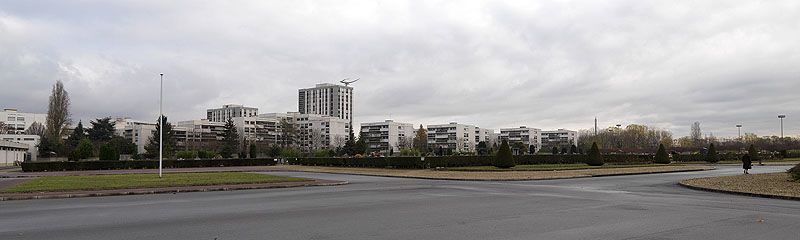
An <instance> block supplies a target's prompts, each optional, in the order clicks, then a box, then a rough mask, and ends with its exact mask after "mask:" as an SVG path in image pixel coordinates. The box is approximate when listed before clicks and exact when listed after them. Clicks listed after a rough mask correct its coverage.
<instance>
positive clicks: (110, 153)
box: [98, 144, 119, 161]
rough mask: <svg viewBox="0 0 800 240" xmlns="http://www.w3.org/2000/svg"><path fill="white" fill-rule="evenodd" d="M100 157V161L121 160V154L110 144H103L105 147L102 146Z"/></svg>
mask: <svg viewBox="0 0 800 240" xmlns="http://www.w3.org/2000/svg"><path fill="white" fill-rule="evenodd" d="M98 156H99V157H100V160H113V161H118V160H119V152H117V149H116V148H114V147H112V146H111V145H109V144H103V146H100V154H99V155H98Z"/></svg>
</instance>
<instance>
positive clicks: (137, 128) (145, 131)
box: [114, 118, 157, 154]
mask: <svg viewBox="0 0 800 240" xmlns="http://www.w3.org/2000/svg"><path fill="white" fill-rule="evenodd" d="M156 126H157V124H156V123H154V122H146V121H139V120H133V119H130V118H117V119H115V121H114V133H115V134H116V135H117V136H122V137H124V138H125V139H128V140H130V141H131V142H133V143H134V144H136V153H139V154H143V153H145V152H147V151H146V150H145V149H144V147H145V146H147V143H148V142H149V141H150V137H151V136H153V131H155V130H156Z"/></svg>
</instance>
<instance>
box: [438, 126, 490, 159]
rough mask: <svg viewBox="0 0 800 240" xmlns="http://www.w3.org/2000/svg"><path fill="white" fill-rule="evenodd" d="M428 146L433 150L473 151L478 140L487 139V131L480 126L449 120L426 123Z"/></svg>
mask: <svg viewBox="0 0 800 240" xmlns="http://www.w3.org/2000/svg"><path fill="white" fill-rule="evenodd" d="M427 129H428V148H429V149H430V150H432V151H433V152H437V151H439V149H442V150H443V151H445V152H446V153H445V154H447V153H456V152H475V151H476V147H477V144H478V142H480V141H478V140H481V135H482V134H481V133H484V134H483V135H484V137H483V139H485V140H488V138H489V136H490V135H489V131H490V130H488V129H487V130H486V131H481V128H479V127H476V126H473V125H466V124H459V123H456V122H451V123H449V124H438V125H428V126H427Z"/></svg>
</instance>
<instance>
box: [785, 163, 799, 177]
mask: <svg viewBox="0 0 800 240" xmlns="http://www.w3.org/2000/svg"><path fill="white" fill-rule="evenodd" d="M788 172H789V175H791V176H792V178H793V179H794V180H795V181H800V163H798V164H797V165H795V166H794V167H792V168H790V169H789V171H788Z"/></svg>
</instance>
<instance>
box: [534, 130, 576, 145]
mask: <svg viewBox="0 0 800 240" xmlns="http://www.w3.org/2000/svg"><path fill="white" fill-rule="evenodd" d="M541 141H542V148H553V147H557V148H559V149H562V148H569V147H571V146H577V145H578V132H577V131H572V130H567V129H558V130H555V131H542V137H541Z"/></svg>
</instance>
